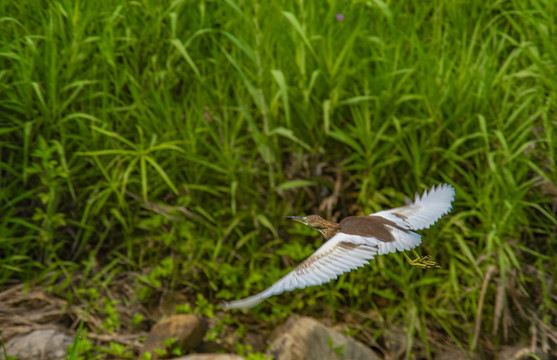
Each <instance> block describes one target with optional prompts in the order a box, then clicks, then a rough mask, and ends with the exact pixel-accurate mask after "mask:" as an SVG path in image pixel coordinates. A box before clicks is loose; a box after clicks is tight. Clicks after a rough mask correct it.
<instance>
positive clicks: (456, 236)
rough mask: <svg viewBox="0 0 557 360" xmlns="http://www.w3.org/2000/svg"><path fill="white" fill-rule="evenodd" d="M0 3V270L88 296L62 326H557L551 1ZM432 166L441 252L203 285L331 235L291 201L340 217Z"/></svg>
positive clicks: (24, 283)
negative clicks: (441, 210)
mask: <svg viewBox="0 0 557 360" xmlns="http://www.w3.org/2000/svg"><path fill="white" fill-rule="evenodd" d="M0 14H3V15H2V17H1V18H0V125H1V127H0V159H1V163H0V218H1V222H0V254H1V255H0V290H3V291H7V290H8V289H11V288H13V287H14V286H19V287H22V289H24V291H30V289H33V288H36V287H41V288H42V289H44V293H45V294H47V295H48V296H52V297H55V298H57V299H64V301H65V304H66V305H65V309H68V308H72V309H76V308H79V310H80V312H77V311H74V312H72V311H69V310H68V312H67V314H66V315H67V317H68V318H67V319H66V323H67V326H68V327H70V328H73V329H75V327H76V324H77V323H76V320H83V321H84V322H85V324H86V328H88V330H89V331H90V332H91V333H97V334H113V333H133V332H134V331H136V330H137V329H140V328H145V329H147V328H148V327H149V326H150V324H151V323H152V322H154V321H156V320H157V319H159V318H160V317H161V316H162V315H164V314H168V313H173V312H194V313H199V314H202V315H203V316H205V317H207V318H209V319H217V320H218V321H217V322H216V324H217V325H218V326H216V325H215V326H214V327H213V328H212V330H211V331H212V333H211V334H212V336H213V337H215V338H224V337H225V335H226V334H230V333H231V334H233V339H234V341H233V342H236V343H243V340H244V339H245V335H246V333H247V332H249V331H252V330H253V329H258V330H257V331H259V332H261V333H262V334H268V333H271V332H272V331H273V329H274V328H276V327H277V326H278V325H280V324H282V323H284V321H285V318H287V317H289V316H291V315H293V314H299V315H308V316H312V317H315V318H317V319H320V320H326V321H328V322H329V323H331V324H343V325H345V326H346V328H347V329H349V334H351V335H352V336H354V337H355V338H357V339H359V340H360V341H362V342H364V343H366V344H367V345H368V346H370V347H373V348H375V349H378V350H379V351H380V352H381V353H382V354H383V355H384V356H385V357H387V358H412V357H414V358H431V357H434V356H436V355H437V354H439V353H441V352H443V351H446V350H447V349H450V350H455V351H460V352H462V353H468V354H473V356H478V357H483V358H492V357H494V356H496V355H497V354H498V353H500V351H501V349H503V348H505V347H509V346H517V345H527V346H533V347H535V348H538V349H543V351H544V352H545V353H546V354H547V353H550V351H555V348H556V346H557V345H556V344H557V330H556V328H555V323H556V322H557V319H556V315H557V307H556V301H557V295H556V291H555V290H556V287H555V284H554V280H555V276H556V274H557V263H556V255H557V243H556V241H555V240H556V228H557V226H556V225H557V220H556V211H557V181H556V179H557V166H556V160H557V117H556V116H557V112H556V101H557V92H556V91H557V76H556V71H555V70H556V61H557V45H556V43H555V41H554V38H555V35H556V31H557V6H556V4H555V3H554V2H553V1H549V0H527V1H523V0H520V1H519V0H510V1H494V2H487V3H486V2H485V1H479V0H473V1H451V2H447V1H428V2H422V1H416V0H402V1H396V2H395V1H381V0H371V1H334V0H333V1H319V2H318V1H303V0H298V1H271V0H269V1H242V0H236V1H235V0H222V1H216V0H214V1H209V0H207V1H204V0H191V1H190V0H186V1H179V0H177V1H149V0H144V1H139V0H138V1H124V0H116V1H105V0H103V1H96V2H92V1H69V0H59V1H46V2H45V1H27V2H18V1H3V2H2V3H1V4H0ZM439 183H449V184H452V185H453V186H454V187H455V189H456V200H455V203H454V207H453V210H452V212H451V213H450V214H449V215H448V216H445V217H443V218H442V219H441V220H440V221H439V222H438V223H437V224H436V225H435V226H433V227H432V228H431V229H429V230H425V231H422V232H421V233H422V235H423V244H422V246H421V247H420V248H418V252H419V253H420V254H422V255H426V254H430V255H431V256H432V257H433V259H434V260H436V261H438V262H439V263H440V264H441V266H442V268H441V269H435V270H421V269H418V268H414V267H411V266H409V265H408V264H407V263H406V261H405V259H404V258H403V257H402V255H400V254H392V255H387V256H379V257H377V258H376V260H375V261H372V262H371V264H370V265H369V266H367V267H365V268H362V269H360V270H358V271H354V272H352V273H349V274H347V275H344V276H342V277H340V279H339V280H338V281H333V282H332V283H330V284H327V285H323V286H320V287H313V288H308V289H305V290H298V291H294V292H290V293H285V294H283V295H280V296H276V297H273V298H271V299H270V300H269V301H267V302H265V303H263V304H262V305H259V306H258V307H256V308H255V309H252V310H250V311H243V312H227V313H224V312H222V311H221V310H220V309H219V308H218V304H219V303H220V302H221V301H224V300H229V299H236V298H241V297H245V296H248V295H252V294H254V293H256V292H259V291H261V290H263V289H265V288H267V287H268V286H270V285H271V284H272V283H273V282H274V281H276V280H278V279H279V278H280V277H281V276H282V275H284V274H285V273H287V272H288V271H289V270H290V269H291V268H292V267H293V266H294V265H296V264H297V263H299V262H300V261H302V260H303V259H304V258H306V257H307V256H308V255H310V254H311V253H312V252H313V251H314V250H315V249H316V248H317V247H318V246H319V245H320V244H321V243H322V241H323V239H322V238H321V236H320V235H319V234H318V233H317V232H314V231H312V230H311V229H309V228H307V227H302V226H298V225H295V224H293V223H290V222H289V221H288V220H287V219H285V216H287V215H306V214H313V213H315V214H319V215H321V216H323V217H325V218H327V219H329V220H334V221H338V220H340V219H342V218H343V217H346V216H350V215H365V214H369V213H371V212H374V211H378V210H381V209H385V208H390V207H395V206H400V205H403V204H404V203H405V199H407V198H408V197H409V198H413V196H414V193H415V192H417V191H418V192H420V193H422V192H423V191H424V190H425V189H429V188H430V187H431V186H432V185H436V184H439ZM58 320H60V319H58ZM4 335H5V334H4ZM231 336H232V335H231ZM395 342H396V344H398V345H397V346H399V347H398V348H395V347H393V345H389V344H393V343H395ZM103 349H105V348H103V347H98V348H96V349H95V350H91V349H90V351H91V352H96V353H97V354H101V355H102V354H104V355H103V356H108V355H107V354H108V352H107V351H106V349H105V350H103ZM550 349H553V350H550ZM88 351H89V350H88ZM126 351H127V350H126ZM122 354H123V353H122ZM122 354H120V355H119V356H123V355H122Z"/></svg>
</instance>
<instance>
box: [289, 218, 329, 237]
mask: <svg viewBox="0 0 557 360" xmlns="http://www.w3.org/2000/svg"><path fill="white" fill-rule="evenodd" d="M286 218H287V219H291V220H294V221H296V222H299V223H302V224H304V225H307V226H310V227H312V228H314V229H315V230H318V231H319V232H320V233H321V234H323V236H325V238H327V239H329V238H331V237H332V236H333V235H334V234H336V233H337V231H338V230H339V225H338V224H337V223H334V222H331V221H327V220H325V219H323V218H322V217H321V216H319V215H308V216H287V217H286Z"/></svg>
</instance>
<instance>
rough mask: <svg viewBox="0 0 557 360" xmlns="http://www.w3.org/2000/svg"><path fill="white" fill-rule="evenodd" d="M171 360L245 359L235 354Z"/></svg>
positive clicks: (183, 357) (203, 355)
mask: <svg viewBox="0 0 557 360" xmlns="http://www.w3.org/2000/svg"><path fill="white" fill-rule="evenodd" d="M170 360H244V358H243V357H241V356H238V355H234V354H193V355H186V356H182V357H179V358H174V359H170Z"/></svg>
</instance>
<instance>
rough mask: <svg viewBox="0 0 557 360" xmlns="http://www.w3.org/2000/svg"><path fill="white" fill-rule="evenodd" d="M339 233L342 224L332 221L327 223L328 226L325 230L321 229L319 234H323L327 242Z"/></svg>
mask: <svg viewBox="0 0 557 360" xmlns="http://www.w3.org/2000/svg"><path fill="white" fill-rule="evenodd" d="M339 231H340V224H337V223H334V222H331V221H327V226H324V227H323V228H321V229H319V232H320V233H321V234H323V236H324V237H325V239H327V240H329V239H330V238H332V237H333V236H335V235H336V233H337V232H339Z"/></svg>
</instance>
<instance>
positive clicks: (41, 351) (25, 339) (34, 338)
mask: <svg viewBox="0 0 557 360" xmlns="http://www.w3.org/2000/svg"><path fill="white" fill-rule="evenodd" d="M73 341H74V338H73V336H71V335H68V334H66V333H63V332H60V331H57V330H35V331H32V332H30V333H28V334H25V335H21V336H16V337H14V338H12V339H10V340H9V341H8V342H6V344H5V345H6V353H7V354H8V356H13V357H17V359H19V360H37V359H40V360H63V359H65V358H66V351H67V349H68V346H70V345H72V344H73ZM0 359H2V360H4V354H3V352H1V354H0Z"/></svg>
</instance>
